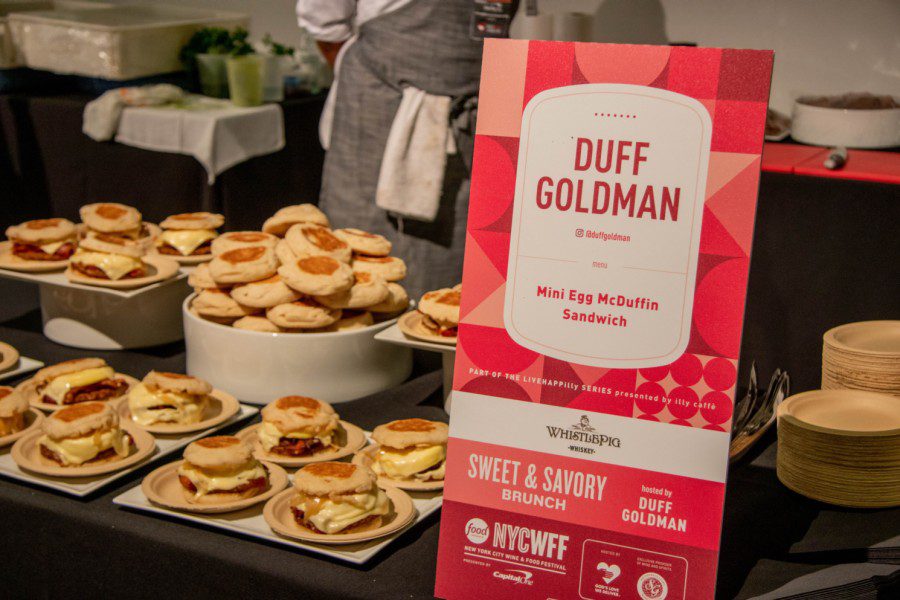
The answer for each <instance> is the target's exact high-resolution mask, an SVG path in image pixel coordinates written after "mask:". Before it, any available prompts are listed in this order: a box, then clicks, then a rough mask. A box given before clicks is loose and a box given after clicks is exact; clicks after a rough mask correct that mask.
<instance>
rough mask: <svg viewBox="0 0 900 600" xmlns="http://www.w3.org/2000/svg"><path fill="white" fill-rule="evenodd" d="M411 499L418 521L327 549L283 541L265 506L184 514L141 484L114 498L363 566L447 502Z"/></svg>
mask: <svg viewBox="0 0 900 600" xmlns="http://www.w3.org/2000/svg"><path fill="white" fill-rule="evenodd" d="M410 496H411V497H412V499H413V506H415V508H416V512H417V514H416V518H415V519H414V520H413V521H412V522H411V523H410V524H409V525H407V526H406V527H404V528H403V529H401V530H399V531H397V532H395V533H392V534H391V535H389V536H386V537H383V538H379V539H377V540H371V541H369V542H363V543H360V544H350V545H346V546H324V545H321V544H313V543H310V542H302V541H299V540H294V539H288V538H286V537H282V536H280V535H278V534H277V533H275V532H274V531H272V529H271V528H270V527H269V525H268V523H266V520H265V519H264V518H263V506H262V505H256V506H251V507H249V508H245V509H244V510H241V511H238V512H233V513H224V514H211V515H202V514H195V513H183V512H178V511H176V510H171V509H168V508H164V507H162V506H157V505H155V504H153V503H151V502H150V501H149V500H147V498H146V497H145V496H144V493H143V492H142V491H141V485H140V484H137V485H135V486H134V487H133V488H131V489H130V490H128V491H127V492H124V493H122V494H119V495H118V496H116V497H115V498H113V503H114V504H118V505H119V506H126V507H128V508H132V509H135V510H139V511H142V512H149V513H154V514H159V515H164V516H166V517H172V518H175V519H181V520H184V521H190V522H192V523H199V524H201V525H206V526H207V527H212V528H214V529H222V530H225V531H230V532H233V533H240V534H243V535H246V536H248V537H251V538H256V539H259V540H264V541H266V542H272V543H275V544H281V545H284V546H288V547H291V548H297V549H299V550H305V551H307V552H311V553H313V554H320V555H322V556H328V557H331V558H335V559H337V560H342V561H345V562H349V563H353V564H356V565H361V564H364V563H365V562H367V561H369V560H371V559H372V558H373V557H374V556H375V555H377V554H378V553H379V552H381V551H382V550H384V549H385V548H386V547H387V546H388V545H389V544H390V543H391V542H392V541H394V540H395V539H397V538H398V537H399V536H401V535H402V534H403V532H405V531H406V530H408V529H409V528H411V527H415V526H416V524H418V523H419V522H421V521H422V520H424V519H425V518H426V517H428V516H429V515H430V514H432V513H433V512H435V511H437V510H438V509H439V508H440V507H441V505H442V504H443V501H444V496H443V494H442V493H441V492H427V493H425V492H419V493H415V492H414V493H410Z"/></svg>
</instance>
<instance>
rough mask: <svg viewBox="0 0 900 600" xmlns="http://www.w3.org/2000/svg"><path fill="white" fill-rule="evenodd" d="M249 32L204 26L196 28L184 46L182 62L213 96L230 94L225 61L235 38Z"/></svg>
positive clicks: (221, 96)
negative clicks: (195, 74)
mask: <svg viewBox="0 0 900 600" xmlns="http://www.w3.org/2000/svg"><path fill="white" fill-rule="evenodd" d="M241 32H243V37H244V39H246V31H244V30H242V29H240V28H239V29H237V30H235V32H234V33H232V32H230V31H228V30H227V29H223V28H221V27H204V28H203V29H199V30H197V31H196V32H195V33H194V35H192V36H191V38H190V39H189V40H188V43H187V44H185V45H184V47H183V48H182V49H181V54H180V58H181V62H182V64H184V65H185V67H186V68H187V69H188V70H189V71H193V72H196V73H197V75H198V78H199V80H200V89H201V90H202V92H203V94H204V95H206V96H212V97H213V98H227V97H228V76H227V74H226V67H225V60H226V58H227V57H228V54H229V53H230V52H231V51H232V49H233V48H234V39H235V37H236V36H239V35H241Z"/></svg>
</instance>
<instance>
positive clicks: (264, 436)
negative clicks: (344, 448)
mask: <svg viewBox="0 0 900 600" xmlns="http://www.w3.org/2000/svg"><path fill="white" fill-rule="evenodd" d="M333 433H334V427H330V428H328V429H327V430H325V431H322V432H319V433H317V434H312V433H301V432H293V433H282V432H281V430H280V429H278V427H276V426H275V424H274V423H269V422H268V421H263V423H262V425H260V427H259V429H257V430H256V437H257V439H259V443H260V445H261V446H262V447H263V450H265V451H266V452H268V451H269V450H271V449H272V448H274V447H275V446H277V445H278V443H279V442H280V441H281V438H283V437H286V438H291V439H294V440H311V439H313V438H318V439H319V441H321V442H322V445H323V446H326V447H327V446H330V445H331V439H332V434H333Z"/></svg>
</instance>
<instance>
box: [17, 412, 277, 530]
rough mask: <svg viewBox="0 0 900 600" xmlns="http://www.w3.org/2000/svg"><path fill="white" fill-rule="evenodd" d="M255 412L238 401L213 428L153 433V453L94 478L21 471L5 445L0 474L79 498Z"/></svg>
mask: <svg viewBox="0 0 900 600" xmlns="http://www.w3.org/2000/svg"><path fill="white" fill-rule="evenodd" d="M257 412H259V410H258V409H256V408H253V407H250V406H245V405H243V404H242V405H241V411H240V412H239V413H238V414H236V415H235V416H233V417H232V418H231V419H229V420H227V421H225V422H224V423H220V424H219V425H216V426H215V427H210V428H209V429H206V430H204V431H197V432H194V433H189V434H186V435H183V436H163V435H157V436H155V437H156V452H155V453H153V454H151V455H150V456H149V457H148V458H147V459H145V460H144V461H142V462H139V463H138V464H136V465H133V466H131V467H128V468H127V469H122V470H121V471H116V472H114V473H109V474H106V475H98V476H97V477H46V476H42V475H38V474H32V473H29V472H28V471H23V470H22V469H20V468H19V466H18V465H17V464H16V463H15V461H13V459H12V456H11V455H10V452H9V448H5V449H3V450H2V451H0V476H3V477H9V478H11V479H17V480H19V481H24V482H26V483H30V484H33V485H38V486H41V487H46V488H50V489H54V490H57V491H60V492H64V493H66V494H69V495H71V496H77V497H79V498H83V497H85V496H87V495H88V494H91V493H93V492H96V491H97V490H99V489H100V488H102V487H104V486H106V485H109V484H110V483H112V482H114V481H116V480H118V479H121V478H122V477H124V476H126V475H128V474H129V473H131V472H132V471H135V470H137V469H140V468H141V467H143V466H144V465H146V464H149V463H152V462H157V461H159V460H160V459H162V458H164V457H166V456H168V455H170V454H173V453H175V452H178V451H179V450H181V449H182V448H184V447H185V446H187V445H188V444H190V443H191V442H193V441H194V440H196V439H200V438H202V437H206V436H208V435H209V434H211V433H213V432H214V431H218V430H219V429H222V428H224V427H227V426H228V425H231V424H232V423H236V422H238V421H242V420H244V419H248V418H250V417H252V416H253V415H255V414H256V413H257ZM138 491H140V485H138ZM260 518H262V517H260Z"/></svg>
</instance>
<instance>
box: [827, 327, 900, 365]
mask: <svg viewBox="0 0 900 600" xmlns="http://www.w3.org/2000/svg"><path fill="white" fill-rule="evenodd" d="M823 342H824V343H825V345H826V346H828V347H831V348H834V349H836V350H838V351H844V352H850V353H854V354H867V355H877V356H884V357H897V358H900V321H861V322H859V323H848V324H846V325H840V326H838V327H835V328H833V329H829V330H828V331H826V332H825V335H824V336H823Z"/></svg>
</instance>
